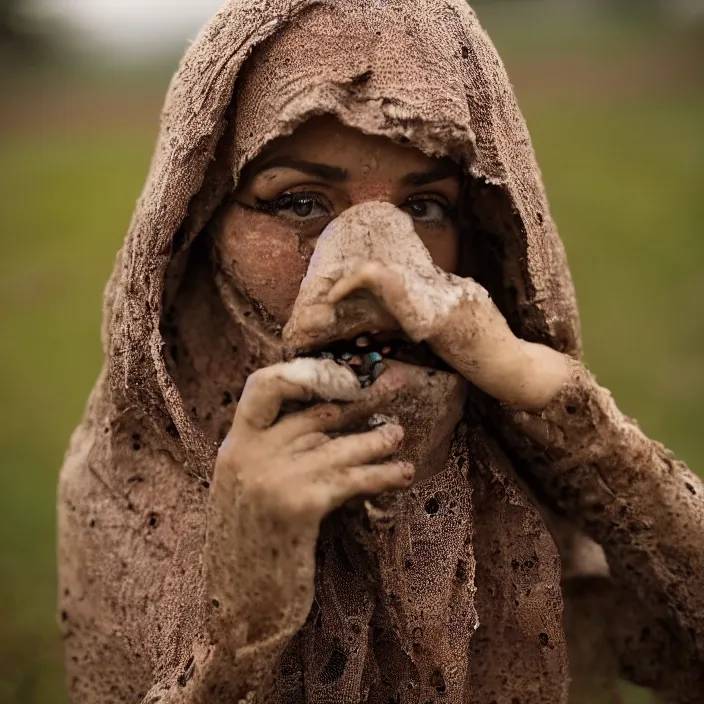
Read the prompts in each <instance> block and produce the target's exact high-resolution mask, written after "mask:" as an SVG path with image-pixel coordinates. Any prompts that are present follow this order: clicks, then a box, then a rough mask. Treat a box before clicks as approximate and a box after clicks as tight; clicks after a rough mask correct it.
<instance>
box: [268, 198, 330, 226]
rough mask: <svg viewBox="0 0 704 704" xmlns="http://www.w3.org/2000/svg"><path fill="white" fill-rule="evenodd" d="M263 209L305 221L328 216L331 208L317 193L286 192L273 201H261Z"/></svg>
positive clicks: (291, 218) (290, 218)
mask: <svg viewBox="0 0 704 704" xmlns="http://www.w3.org/2000/svg"><path fill="white" fill-rule="evenodd" d="M260 205H261V206H262V208H263V209H265V210H267V211H269V212H271V213H274V214H276V215H279V216H281V217H285V218H288V219H289V220H295V221H305V220H315V219H317V218H321V217H328V216H329V215H330V210H329V208H328V207H327V206H326V204H325V203H323V202H322V200H321V197H320V195H319V194H317V193H284V194H283V195H281V196H279V197H278V198H275V199H274V200H273V201H268V202H261V203H260Z"/></svg>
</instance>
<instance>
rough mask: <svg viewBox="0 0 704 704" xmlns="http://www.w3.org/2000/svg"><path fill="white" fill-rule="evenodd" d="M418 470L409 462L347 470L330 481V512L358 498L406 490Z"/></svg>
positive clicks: (362, 466) (343, 470)
mask: <svg viewBox="0 0 704 704" xmlns="http://www.w3.org/2000/svg"><path fill="white" fill-rule="evenodd" d="M414 477H415V469H414V467H413V465H412V464H409V463H408V462H388V463H385V464H372V465H366V466H365V465H358V466H356V467H345V468H344V469H341V470H339V471H338V472H336V474H335V476H334V477H332V478H331V479H330V485H329V487H330V496H329V500H330V501H331V502H332V506H331V508H330V510H333V509H336V508H339V507H340V506H342V504H344V503H346V502H347V501H349V500H350V499H353V498H355V497H356V496H377V495H378V494H383V493H384V492H386V491H395V490H397V489H405V488H406V487H407V486H410V485H411V484H412V483H413V479H414Z"/></svg>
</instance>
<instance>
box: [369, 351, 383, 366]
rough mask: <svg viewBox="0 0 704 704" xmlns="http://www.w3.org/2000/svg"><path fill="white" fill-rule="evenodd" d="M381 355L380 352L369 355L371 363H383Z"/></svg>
mask: <svg viewBox="0 0 704 704" xmlns="http://www.w3.org/2000/svg"><path fill="white" fill-rule="evenodd" d="M381 359H382V357H381V355H380V354H379V353H378V352H370V353H369V361H370V362H371V363H372V364H376V363H377V362H381Z"/></svg>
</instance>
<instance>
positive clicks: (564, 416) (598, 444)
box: [500, 362, 704, 702]
mask: <svg viewBox="0 0 704 704" xmlns="http://www.w3.org/2000/svg"><path fill="white" fill-rule="evenodd" d="M571 365H572V367H571V374H570V380H569V382H568V383H567V384H566V385H565V386H564V388H563V389H562V390H561V392H560V393H559V394H558V396H557V397H556V398H555V399H553V400H552V401H551V403H550V404H549V405H548V407H546V408H545V409H544V410H543V411H542V412H540V413H527V412H519V411H515V410H512V409H509V408H503V409H502V413H501V422H500V427H501V429H502V434H503V436H504V440H505V442H506V443H507V445H508V447H509V448H510V452H511V453H512V454H513V455H514V456H515V457H516V459H517V465H518V466H520V467H521V468H522V471H524V472H526V473H527V474H528V475H529V478H530V481H531V483H533V484H535V483H536V482H537V484H538V486H539V487H540V493H541V495H544V497H545V499H546V500H547V502H548V504H549V505H550V506H551V508H553V509H554V510H556V511H557V512H559V513H560V514H562V515H564V516H567V517H568V518H569V520H570V521H571V522H573V523H574V524H575V525H576V527H577V528H579V529H580V530H582V531H584V532H585V533H586V534H587V535H588V536H589V537H590V538H592V539H593V540H594V541H595V542H596V543H598V544H599V545H600V546H601V547H602V548H603V550H604V553H605V555H606V559H607V561H608V566H609V573H610V575H611V579H610V582H611V584H610V586H609V588H608V595H605V596H604V598H603V599H601V603H603V604H608V609H607V610H606V611H605V612H604V614H603V616H604V617H605V618H609V619H610V624H609V626H608V628H607V631H608V634H609V638H610V640H611V642H612V644H613V645H614V647H615V648H616V651H617V653H618V654H619V658H620V664H621V669H622V672H623V673H624V674H625V675H627V676H629V677H630V678H631V679H634V680H635V681H638V680H647V681H645V682H640V683H643V684H645V685H647V686H651V687H654V688H656V689H658V690H660V691H662V692H663V696H664V697H665V699H664V701H677V702H694V701H704V580H703V579H702V575H703V574H704V486H703V485H702V482H701V480H700V479H699V478H698V477H697V476H696V475H695V474H694V473H693V472H692V471H691V470H690V469H689V468H688V467H687V466H686V465H685V464H684V463H683V462H681V461H678V460H677V459H676V458H675V456H674V455H673V453H672V452H670V451H668V450H667V449H665V448H664V447H663V446H662V445H661V444H660V443H658V442H655V441H653V440H650V439H649V438H648V437H646V436H645V435H644V434H643V432H642V431H641V430H640V428H639V427H638V425H637V424H636V422H635V421H633V420H631V419H630V418H627V417H626V416H624V415H623V414H622V413H621V412H620V411H619V410H618V408H617V407H616V404H615V403H614V401H613V398H612V397H611V394H610V393H609V392H608V391H607V390H606V389H603V388H601V387H600V386H599V385H598V384H597V383H596V381H595V380H594V378H593V377H592V376H591V374H590V373H589V372H588V371H587V370H586V369H585V368H584V367H583V366H582V365H581V364H579V363H577V362H572V363H571ZM541 498H542V497H541Z"/></svg>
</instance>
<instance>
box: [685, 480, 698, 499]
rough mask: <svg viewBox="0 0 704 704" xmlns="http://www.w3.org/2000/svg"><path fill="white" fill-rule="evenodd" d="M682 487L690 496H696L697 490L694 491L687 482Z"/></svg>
mask: <svg viewBox="0 0 704 704" xmlns="http://www.w3.org/2000/svg"><path fill="white" fill-rule="evenodd" d="M684 485H685V486H686V487H687V490H688V491H689V492H690V493H691V494H693V495H694V496H696V495H697V490H696V489H695V488H694V487H693V486H692V485H691V484H690V483H689V482H685V483H684Z"/></svg>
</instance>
